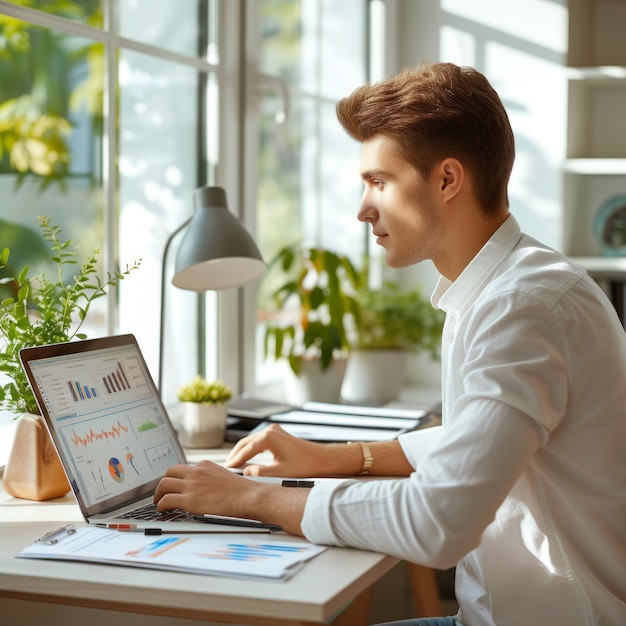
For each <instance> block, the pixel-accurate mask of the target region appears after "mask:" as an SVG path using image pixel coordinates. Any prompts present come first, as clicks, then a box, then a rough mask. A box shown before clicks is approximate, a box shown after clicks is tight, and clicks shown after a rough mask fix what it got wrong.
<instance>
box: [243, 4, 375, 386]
mask: <svg viewBox="0 0 626 626" xmlns="http://www.w3.org/2000/svg"><path fill="white" fill-rule="evenodd" d="M257 5H258V16H257V19H255V20H254V23H255V24H256V25H257V30H256V32H255V37H254V38H253V40H252V42H251V44H250V46H251V48H252V50H258V53H257V55H256V59H257V61H256V63H257V67H256V69H257V71H258V75H259V78H258V86H257V90H256V93H257V94H258V98H259V99H258V106H257V111H256V114H257V115H258V124H255V125H252V129H253V130H252V132H258V140H257V142H256V143H253V141H251V142H250V145H252V146H254V149H250V150H249V154H248V157H249V158H251V164H250V167H249V169H248V170H247V171H248V172H249V176H248V181H250V180H251V179H253V178H254V177H255V175H256V176H258V183H257V184H258V187H257V190H258V191H257V197H256V233H257V241H258V243H259V247H260V248H261V251H262V253H263V254H264V256H265V258H266V260H270V259H271V258H272V257H273V256H274V255H275V254H276V252H277V251H278V250H279V249H280V248H281V247H283V246H285V245H287V244H291V243H294V242H298V241H301V242H302V243H303V244H306V245H321V246H324V247H326V248H329V249H331V250H334V251H337V252H342V253H346V254H348V255H350V256H351V258H352V260H353V261H354V262H355V264H357V266H358V265H361V264H362V260H363V258H364V255H365V253H366V251H367V249H366V246H367V236H366V230H365V228H364V226H363V225H362V224H360V223H359V222H358V221H357V219H356V213H357V210H358V206H359V200H360V196H361V192H362V185H361V182H360V179H359V176H358V171H359V170H358V168H359V159H360V146H359V145H358V144H357V143H356V142H355V141H354V140H352V139H351V138H349V137H348V135H347V134H346V133H345V132H344V131H343V129H342V128H341V126H340V124H339V122H338V120H337V118H336V115H335V105H336V103H337V101H338V100H339V99H341V98H342V97H344V96H346V95H347V94H348V93H349V92H350V91H352V89H354V88H355V87H357V86H359V85H361V84H363V83H364V82H365V81H366V80H368V77H371V75H372V74H371V72H368V66H369V65H370V64H371V65H372V66H375V67H376V68H378V67H380V64H379V59H380V54H381V40H382V32H383V28H384V20H383V19H382V4H381V3H380V2H366V1H363V0H346V1H344V2H333V1H332V0H263V1H262V2H258V3H257ZM370 26H371V28H369V31H368V27H370ZM368 33H369V35H371V37H368ZM372 53H375V54H372ZM257 128H258V130H256V129H257ZM251 155H252V156H251ZM271 287H272V285H271V283H270V282H269V280H267V279H266V280H261V284H260V286H259V298H258V307H259V308H258V311H257V313H258V317H257V320H256V322H257V323H256V339H255V341H256V344H255V346H256V349H255V350H254V354H255V359H254V360H252V359H251V358H250V355H251V354H252V353H253V351H252V350H251V347H252V346H250V348H248V351H247V352H246V356H247V359H246V361H247V363H248V365H249V366H250V367H249V370H248V372H247V382H248V384H247V386H246V389H248V390H250V389H253V390H255V392H257V393H260V394H261V395H263V393H268V392H267V391H266V388H267V386H268V385H271V384H272V383H273V382H275V381H276V380H277V379H278V378H279V376H280V373H279V371H278V370H277V366H276V364H275V363H272V362H264V361H263V352H262V337H263V319H266V317H267V315H268V313H267V311H266V306H267V302H268V301H267V297H268V294H269V293H270V292H271ZM250 323H251V324H253V323H254V322H252V321H251V322H250ZM250 343H252V342H250ZM247 345H250V344H247ZM252 368H254V371H251V370H252ZM269 389H270V390H271V391H269V395H272V394H275V393H277V392H278V390H276V389H273V388H272V387H269Z"/></svg>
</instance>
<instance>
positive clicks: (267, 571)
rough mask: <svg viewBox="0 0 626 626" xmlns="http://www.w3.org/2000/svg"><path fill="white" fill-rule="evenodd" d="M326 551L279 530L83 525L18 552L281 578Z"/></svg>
mask: <svg viewBox="0 0 626 626" xmlns="http://www.w3.org/2000/svg"><path fill="white" fill-rule="evenodd" d="M325 549H326V548H325V547H324V546H318V545H314V544H311V543H308V542H306V541H300V540H296V541H294V540H289V539H288V540H285V537H283V538H282V539H281V537H280V536H278V535H276V534H272V535H264V536H263V537H262V538H261V537H259V535H242V534H232V535H231V534H220V535H216V534H213V533H211V534H200V535H199V534H185V533H176V534H164V535H160V536H145V535H144V534H143V533H130V532H118V531H115V530H109V529H106V528H95V527H93V526H78V527H77V528H76V531H75V532H74V533H72V534H68V535H66V536H64V537H62V538H61V539H59V541H58V542H56V543H54V544H51V543H45V542H43V541H38V542H35V543H34V544H32V545H30V546H28V547H26V548H24V550H22V551H21V552H20V553H19V554H18V555H17V556H18V557H22V558H44V559H61V560H73V561H91V562H98V563H109V564H116V565H126V566H134V567H147V568H153V569H167V570H175V571H181V572H190V573H199V574H214V575H219V576H236V577H246V578H264V579H272V580H276V581H281V580H286V579H288V578H289V577H291V576H292V575H293V574H294V573H295V572H296V571H298V569H300V567H302V566H303V565H304V563H305V562H306V561H308V560H309V559H311V558H313V557H314V556H316V555H318V554H320V553H321V552H323V551H324V550H325Z"/></svg>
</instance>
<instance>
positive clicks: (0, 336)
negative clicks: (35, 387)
mask: <svg viewBox="0 0 626 626" xmlns="http://www.w3.org/2000/svg"><path fill="white" fill-rule="evenodd" d="M38 219H39V226H40V229H41V232H42V235H43V238H44V240H45V241H46V242H47V243H48V245H49V248H50V260H51V262H52V264H53V266H54V267H56V276H54V277H53V278H48V276H47V275H46V274H45V273H44V272H42V273H40V274H38V275H36V276H33V277H30V276H29V267H28V265H26V266H24V267H23V268H22V269H20V270H16V269H15V268H14V267H12V266H11V264H10V257H11V250H10V249H9V248H6V247H5V248H2V247H0V271H1V272H2V275H3V278H0V284H4V285H8V286H9V287H11V290H12V295H10V296H9V297H5V298H4V299H3V300H2V301H1V302H0V372H1V373H4V374H5V375H6V376H7V377H8V378H9V379H10V382H9V383H6V384H4V385H1V386H0V408H5V409H9V410H10V411H13V412H14V413H15V414H16V417H18V414H20V413H24V412H27V413H38V412H39V409H38V407H37V403H36V401H35V398H34V396H33V393H32V391H31V389H30V387H29V385H28V380H27V379H26V375H25V374H24V372H23V370H22V367H21V364H20V361H19V351H20V350H21V349H22V348H26V347H31V346H37V345H44V344H48V343H60V342H66V341H71V340H73V339H86V337H87V336H86V334H85V333H84V332H81V327H82V325H83V322H84V321H85V318H86V317H87V314H88V313H89V309H90V306H91V304H92V302H93V301H94V300H96V299H97V298H100V297H102V296H104V295H105V294H106V292H107V288H108V287H113V286H115V285H116V284H117V283H118V282H119V281H120V280H123V279H124V277H126V276H128V275H129V274H130V272H131V271H132V270H135V269H137V268H138V267H139V265H140V264H141V259H140V260H138V261H135V262H134V263H133V265H132V266H130V267H129V266H126V269H125V270H124V271H122V272H119V271H118V272H115V273H114V274H111V273H108V272H107V275H106V279H105V280H103V279H101V278H100V275H99V272H98V256H99V254H100V251H99V250H94V252H93V253H92V254H91V255H89V256H88V257H87V260H86V261H85V262H84V263H83V264H82V266H81V267H80V269H79V270H78V272H77V273H76V274H74V275H73V276H71V277H70V278H66V273H67V271H68V270H69V269H70V268H72V267H74V266H76V265H77V261H76V256H77V249H76V247H74V242H73V241H72V240H67V241H62V240H61V238H60V236H61V232H62V230H61V228H59V227H58V226H55V225H53V224H51V223H50V220H49V219H48V218H47V217H45V216H39V218H38Z"/></svg>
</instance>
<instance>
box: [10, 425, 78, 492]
mask: <svg viewBox="0 0 626 626" xmlns="http://www.w3.org/2000/svg"><path fill="white" fill-rule="evenodd" d="M2 483H3V485H4V489H5V491H6V492H7V493H9V494H11V495H12V496H14V497H16V498H24V499H26V500H52V499H53V498H59V497H60V496H64V495H65V494H66V493H67V492H68V491H69V490H70V485H69V483H68V481H67V477H66V475H65V472H64V471H63V466H62V465H61V461H59V457H58V455H57V452H56V450H55V448H54V445H53V443H52V440H51V439H50V434H49V433H48V429H47V428H46V425H45V423H44V421H43V418H42V417H41V416H40V415H33V414H31V413H24V414H23V415H22V416H20V417H19V419H18V421H17V428H16V430H15V439H14V440H13V446H12V448H11V452H10V454H9V459H8V461H7V464H6V467H5V468H4V474H3V478H2Z"/></svg>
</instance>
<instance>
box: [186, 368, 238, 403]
mask: <svg viewBox="0 0 626 626" xmlns="http://www.w3.org/2000/svg"><path fill="white" fill-rule="evenodd" d="M232 397H233V392H232V390H231V388H230V387H229V386H228V385H226V384H225V383H224V382H223V381H221V380H214V381H211V382H209V381H207V380H206V379H205V378H203V377H202V376H200V375H198V376H196V377H195V378H194V379H193V380H192V381H191V382H190V383H188V384H186V385H182V386H181V387H180V388H179V389H178V399H179V400H180V401H181V402H199V403H202V404H223V403H224V402H228V401H229V400H230V399H231V398H232Z"/></svg>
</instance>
